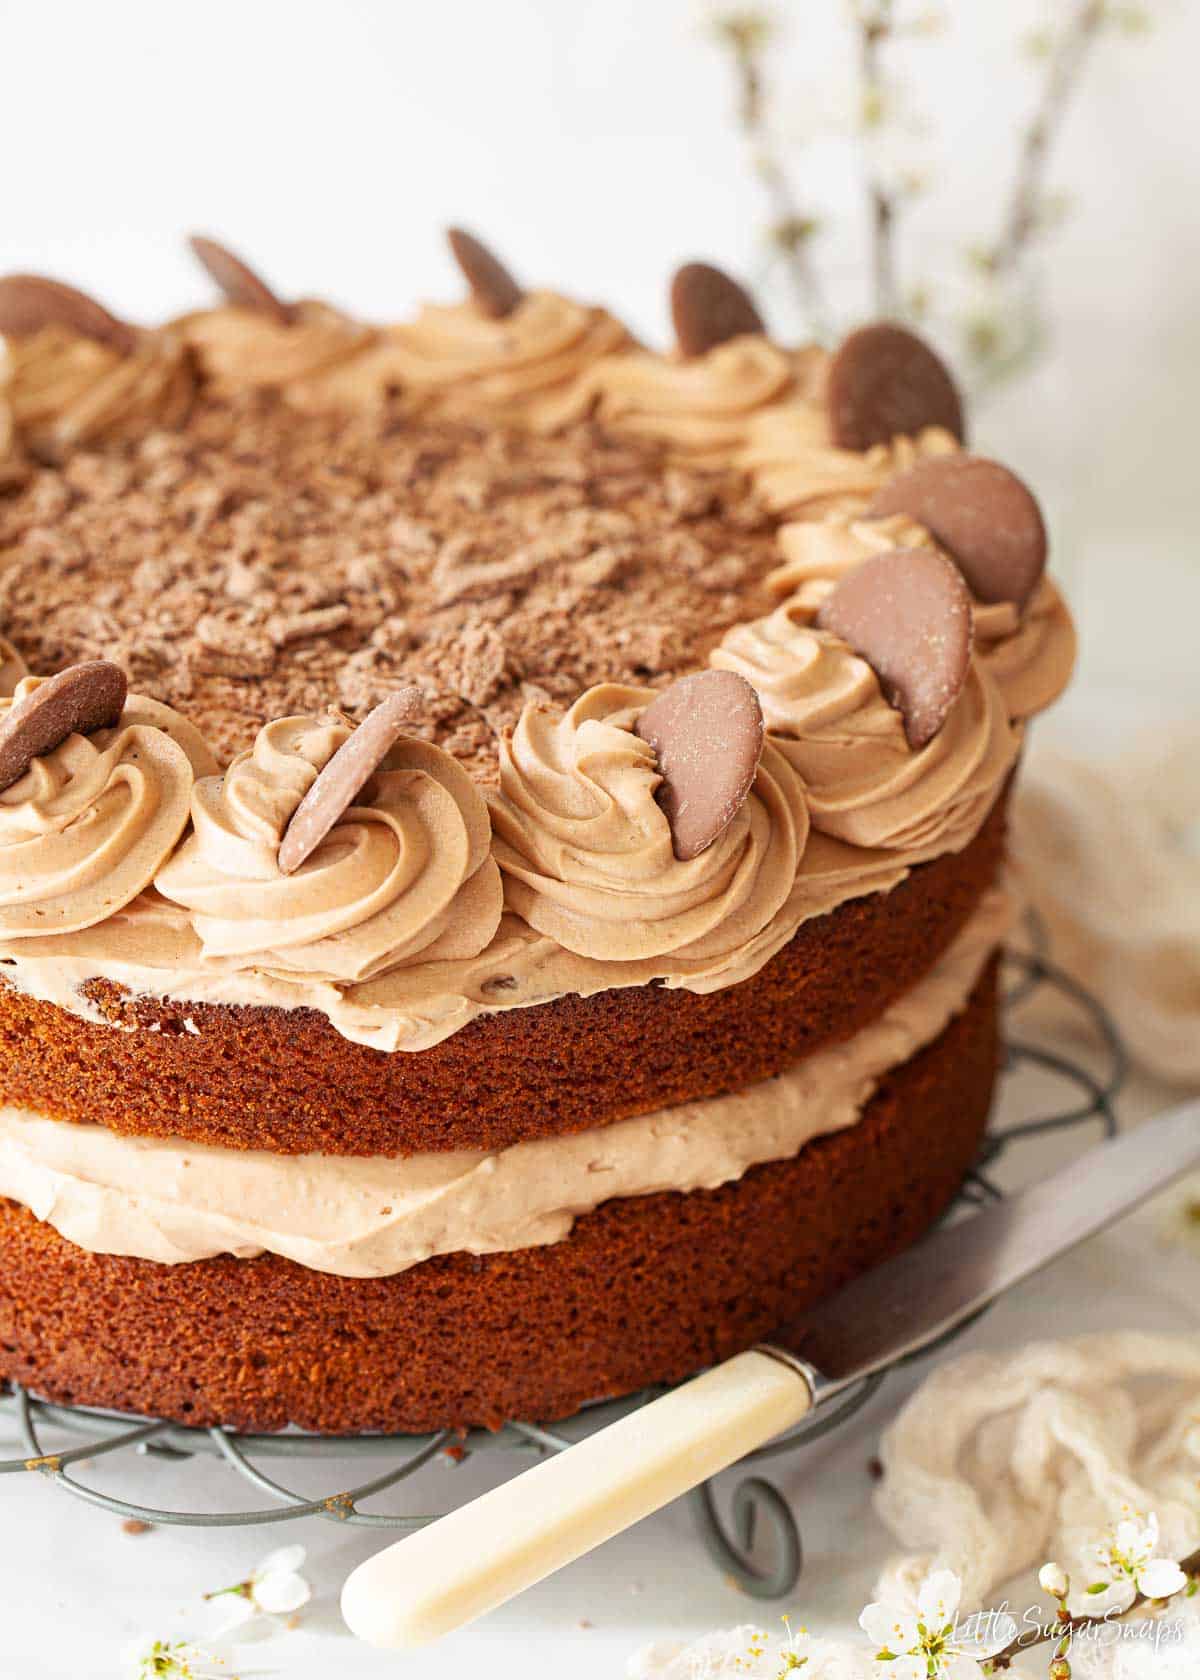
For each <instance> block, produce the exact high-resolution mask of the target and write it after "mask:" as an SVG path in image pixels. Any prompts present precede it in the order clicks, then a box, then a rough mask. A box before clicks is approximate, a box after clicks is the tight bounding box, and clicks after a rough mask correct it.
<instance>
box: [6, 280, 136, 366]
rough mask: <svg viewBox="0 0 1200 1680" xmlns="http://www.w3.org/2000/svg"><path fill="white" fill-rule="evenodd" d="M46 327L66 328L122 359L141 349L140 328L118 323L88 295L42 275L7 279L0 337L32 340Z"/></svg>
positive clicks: (102, 306) (119, 321)
mask: <svg viewBox="0 0 1200 1680" xmlns="http://www.w3.org/2000/svg"><path fill="white" fill-rule="evenodd" d="M43 327H66V329H67V331H68V332H73V333H78V334H79V336H80V338H90V339H93V340H94V341H95V342H96V343H97V344H107V345H108V347H109V349H110V350H115V351H117V353H118V354H119V355H122V356H128V355H131V354H132V353H133V351H134V350H136V348H137V341H138V331H137V328H136V327H132V326H130V324H129V322H128V321H121V320H118V319H117V317H116V316H115V315H111V314H110V313H109V311H108V310H107V309H105V307H104V305H103V304H100V303H97V302H96V300H95V298H90V297H88V295H87V293H86V292H77V291H76V290H75V288H74V286H64V285H63V283H62V281H61V280H47V279H45V278H44V277H43V276H42V275H40V274H9V275H6V276H5V278H4V279H2V280H0V333H4V334H6V335H7V336H9V337H11V338H28V337H30V336H31V335H32V334H33V333H36V332H41V330H42V328H43Z"/></svg>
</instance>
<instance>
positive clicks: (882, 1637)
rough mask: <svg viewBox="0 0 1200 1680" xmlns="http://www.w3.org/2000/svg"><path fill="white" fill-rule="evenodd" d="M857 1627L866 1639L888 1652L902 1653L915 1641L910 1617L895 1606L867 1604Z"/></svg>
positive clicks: (914, 1631)
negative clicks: (883, 1647) (884, 1647)
mask: <svg viewBox="0 0 1200 1680" xmlns="http://www.w3.org/2000/svg"><path fill="white" fill-rule="evenodd" d="M858 1625H859V1627H860V1628H861V1629H862V1630H863V1632H864V1633H865V1634H866V1636H867V1638H868V1639H870V1640H872V1641H873V1642H874V1644H876V1645H879V1646H886V1647H887V1648H888V1650H889V1651H903V1650H904V1649H905V1647H906V1646H908V1645H911V1644H913V1642H914V1640H915V1639H916V1633H917V1630H916V1627H915V1626H914V1623H913V1619H912V1617H911V1616H910V1615H909V1614H908V1612H907V1611H905V1610H901V1609H900V1608H899V1606H898V1605H895V1604H868V1605H867V1607H866V1609H865V1610H864V1611H863V1613H862V1615H861V1616H860V1617H859V1618H858Z"/></svg>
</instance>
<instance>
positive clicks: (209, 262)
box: [188, 233, 296, 327]
mask: <svg viewBox="0 0 1200 1680" xmlns="http://www.w3.org/2000/svg"><path fill="white" fill-rule="evenodd" d="M188 244H189V245H190V246H191V248H192V252H193V254H194V255H195V256H197V257H198V258H199V259H200V261H201V262H202V263H203V264H204V267H205V268H206V269H207V270H208V272H209V274H210V275H211V277H212V278H213V280H215V281H216V283H217V285H218V286H219V287H220V288H221V290H222V291H223V292H224V294H225V296H226V297H227V298H228V299H229V302H230V303H231V304H233V306H234V308H235V309H249V310H252V311H253V313H254V314H256V315H266V316H267V317H268V318H269V319H270V320H272V321H276V322H277V323H278V324H279V325H280V326H281V327H286V326H290V324H291V323H292V321H294V320H295V318H296V311H295V309H294V307H293V306H292V305H291V304H290V303H284V301H283V299H282V298H279V297H276V295H275V293H274V292H273V291H272V290H271V288H270V286H268V285H267V283H266V281H265V280H263V279H262V278H261V277H260V276H259V275H257V274H255V272H254V270H253V269H252V268H251V267H250V266H249V264H248V263H244V262H243V261H242V259H241V257H235V256H234V254H233V252H232V251H230V250H228V249H227V248H226V247H225V246H224V245H220V244H218V243H217V241H216V240H215V239H208V238H206V237H205V235H204V234H202V233H194V234H193V235H192V237H191V238H190V239H189V240H188Z"/></svg>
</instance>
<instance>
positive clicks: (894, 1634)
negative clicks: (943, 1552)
mask: <svg viewBox="0 0 1200 1680" xmlns="http://www.w3.org/2000/svg"><path fill="white" fill-rule="evenodd" d="M961 1596H962V1582H961V1581H960V1580H959V1578H958V1576H957V1575H955V1574H953V1573H952V1572H951V1571H950V1570H948V1569H938V1570H935V1571H934V1572H933V1574H932V1575H930V1576H928V1577H927V1578H926V1580H925V1581H924V1582H923V1583H922V1585H921V1588H920V1591H919V1592H918V1594H917V1604H916V1609H915V1610H913V1609H912V1608H911V1607H910V1606H908V1605H899V1604H886V1603H877V1604H868V1605H867V1607H866V1609H865V1610H864V1611H863V1613H862V1615H861V1616H860V1617H859V1619H858V1625H859V1626H860V1627H861V1628H862V1630H863V1632H864V1633H865V1634H866V1635H867V1638H868V1639H870V1640H871V1641H872V1642H873V1643H874V1644H875V1645H877V1646H878V1647H879V1649H878V1650H877V1651H876V1653H875V1657H876V1661H877V1662H885V1663H887V1665H888V1668H887V1674H888V1680H979V1672H980V1671H979V1662H980V1660H981V1659H982V1658H984V1657H987V1656H990V1655H992V1654H994V1653H995V1652H996V1651H1000V1650H1003V1648H1004V1647H1005V1645H1007V1644H1008V1642H1009V1640H1010V1639H1011V1638H1012V1633H1013V1629H1014V1624H1013V1623H1012V1618H1011V1617H1008V1616H998V1615H993V1614H990V1613H989V1614H988V1615H987V1616H986V1617H977V1618H972V1622H973V1623H974V1624H975V1625H974V1627H972V1626H971V1624H970V1623H964V1624H963V1625H962V1626H960V1624H959V1620H958V1605H959V1600H960V1598H961Z"/></svg>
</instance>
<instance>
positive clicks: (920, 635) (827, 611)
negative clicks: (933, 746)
mask: <svg viewBox="0 0 1200 1680" xmlns="http://www.w3.org/2000/svg"><path fill="white" fill-rule="evenodd" d="M817 624H818V626H819V627H820V628H821V629H822V630H831V631H832V632H833V634H834V635H835V636H840V637H841V638H842V640H843V641H844V642H847V643H849V645H850V646H851V647H852V648H853V649H854V651H855V653H857V654H859V655H860V656H861V657H862V658H863V659H865V660H866V662H867V664H868V665H869V666H870V667H871V669H872V670H873V671H874V672H875V675H876V676H877V677H878V678H879V686H880V687H881V688H882V690H883V693H884V696H885V698H886V699H887V700H888V701H889V702H890V704H891V705H893V706H895V707H896V709H897V711H899V713H900V715H901V717H902V718H903V719H904V733H905V735H906V736H907V738H908V744H909V746H910V747H912V748H914V749H916V748H919V747H923V746H924V745H925V744H926V742H928V741H931V740H932V739H933V737H934V736H935V735H936V734H937V732H938V730H939V729H940V728H941V727H942V725H943V723H945V721H946V718H947V717H948V716H949V713H950V708H951V707H952V706H953V704H954V702H955V701H956V700H957V699H958V696H959V694H960V692H961V691H962V686H963V683H964V682H965V681H966V676H967V670H968V668H969V666H970V662H971V641H972V637H973V633H974V626H973V623H972V616H971V597H970V596H969V595H968V593H967V586H966V584H965V583H964V582H963V578H962V573H961V572H960V571H959V569H958V567H957V566H956V565H955V564H954V563H953V561H951V560H947V559H946V557H945V556H944V555H942V554H938V553H936V552H935V551H934V550H933V549H932V548H896V549H891V550H889V552H888V553H886V554H875V555H872V557H871V559H869V560H864V561H863V563H862V565H861V566H856V567H855V568H854V570H853V571H852V572H848V573H847V574H846V576H845V577H844V578H843V579H842V580H841V582H840V583H839V584H838V586H837V588H836V589H835V590H834V591H833V593H832V594H831V595H829V596H827V597H826V599H825V601H824V602H823V603H822V605H821V607H820V609H819V611H818V613H817Z"/></svg>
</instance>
